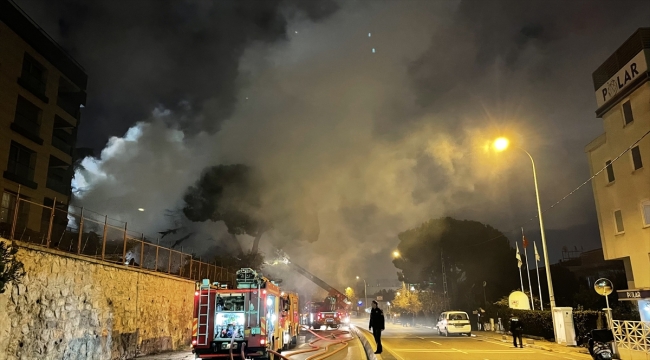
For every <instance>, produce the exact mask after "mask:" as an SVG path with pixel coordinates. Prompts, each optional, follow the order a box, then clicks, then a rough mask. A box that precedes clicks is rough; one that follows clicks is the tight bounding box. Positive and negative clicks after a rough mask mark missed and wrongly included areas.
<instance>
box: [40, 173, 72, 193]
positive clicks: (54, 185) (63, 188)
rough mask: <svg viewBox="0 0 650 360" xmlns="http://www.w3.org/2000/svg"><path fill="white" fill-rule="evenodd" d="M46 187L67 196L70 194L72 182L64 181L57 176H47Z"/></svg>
mask: <svg viewBox="0 0 650 360" xmlns="http://www.w3.org/2000/svg"><path fill="white" fill-rule="evenodd" d="M45 187H47V188H48V189H51V190H54V191H56V192H58V193H59V194H62V195H65V196H70V189H71V185H70V182H67V183H66V182H63V181H61V180H59V179H56V178H51V177H48V178H47V183H46V184H45Z"/></svg>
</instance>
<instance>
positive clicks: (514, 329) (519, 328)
mask: <svg viewBox="0 0 650 360" xmlns="http://www.w3.org/2000/svg"><path fill="white" fill-rule="evenodd" d="M510 316H511V317H510V332H511V333H512V344H513V345H514V346H515V347H517V338H518V339H519V347H521V348H523V347H524V342H523V336H524V323H523V322H522V321H521V319H519V318H518V317H516V316H515V315H514V314H511V315H510Z"/></svg>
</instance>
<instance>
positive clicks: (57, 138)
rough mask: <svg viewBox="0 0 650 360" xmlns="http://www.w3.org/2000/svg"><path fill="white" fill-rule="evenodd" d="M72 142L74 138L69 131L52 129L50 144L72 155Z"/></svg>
mask: <svg viewBox="0 0 650 360" xmlns="http://www.w3.org/2000/svg"><path fill="white" fill-rule="evenodd" d="M73 144H74V139H73V136H72V135H71V134H70V133H69V132H67V131H65V130H64V129H57V128H55V129H54V131H53V132H52V146H54V147H55V148H57V149H59V150H61V151H63V152H64V153H66V154H67V155H70V156H72V149H73V147H74V145H73Z"/></svg>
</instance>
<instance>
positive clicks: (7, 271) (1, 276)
mask: <svg viewBox="0 0 650 360" xmlns="http://www.w3.org/2000/svg"><path fill="white" fill-rule="evenodd" d="M17 252H18V249H17V248H15V247H13V246H7V243H5V242H4V241H0V294H2V293H4V292H5V286H6V285H7V284H8V283H14V284H17V283H19V282H20V280H21V278H22V277H23V275H25V271H24V269H23V263H22V262H20V261H18V260H16V253H17Z"/></svg>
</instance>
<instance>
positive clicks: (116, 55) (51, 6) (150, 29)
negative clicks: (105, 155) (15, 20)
mask: <svg viewBox="0 0 650 360" xmlns="http://www.w3.org/2000/svg"><path fill="white" fill-rule="evenodd" d="M17 3H18V5H20V6H21V7H22V8H23V9H24V10H25V11H26V12H27V13H28V14H29V15H30V16H32V17H33V18H34V19H35V20H37V22H38V23H39V25H40V26H42V27H43V28H44V29H45V30H46V31H47V32H48V33H49V34H51V35H52V36H53V37H54V38H55V39H56V40H57V41H58V42H59V43H60V44H61V45H63V46H64V47H65V48H66V49H68V50H69V52H70V53H71V55H72V56H74V57H75V59H77V60H78V61H79V62H80V63H81V64H83V66H84V67H85V68H86V69H87V72H88V76H89V79H91V80H90V81H89V82H88V84H89V85H88V93H89V94H91V95H90V96H89V97H88V98H89V101H88V107H87V108H86V109H85V111H84V115H83V116H84V121H88V122H90V124H89V125H87V126H84V127H82V128H81V129H80V133H79V145H80V146H86V147H96V148H101V147H102V146H103V142H104V141H105V139H106V137H107V136H114V135H122V134H124V132H125V131H126V130H127V129H128V128H129V127H130V126H131V125H133V124H134V122H135V121H137V120H136V119H144V118H145V117H147V116H148V114H149V113H150V112H151V110H152V109H153V108H154V107H157V106H159V105H162V106H163V107H165V108H168V109H171V110H174V111H175V112H182V113H185V114H188V115H190V116H188V117H179V118H178V119H177V120H178V123H177V124H176V125H179V126H181V127H182V128H183V129H184V130H186V131H189V132H191V133H196V132H200V131H208V132H214V131H216V130H217V129H218V128H219V123H220V122H221V121H222V120H223V119H224V118H226V117H228V116H229V115H230V114H231V113H232V110H233V105H234V103H235V100H236V98H235V95H236V91H235V89H236V82H237V81H238V71H237V68H238V59H239V57H240V56H241V54H242V53H243V52H244V50H245V49H246V47H247V46H249V45H250V44H254V43H257V42H260V43H272V42H275V41H279V40H282V39H285V38H286V34H287V26H288V23H287V19H288V18H290V17H293V16H296V14H298V13H299V14H300V16H303V17H305V18H307V19H311V20H318V19H321V18H323V17H326V16H327V15H329V14H331V13H332V12H334V11H335V10H336V8H337V6H336V4H335V3H334V2H333V1H330V0H325V1H319V2H311V1H296V0H289V1H282V0H264V1H238V0H220V1H211V0H182V1H177V0H137V1H114V0H95V1H84V0H65V1H47V0H18V1H17ZM208 108H209V114H207V113H206V111H208Z"/></svg>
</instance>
